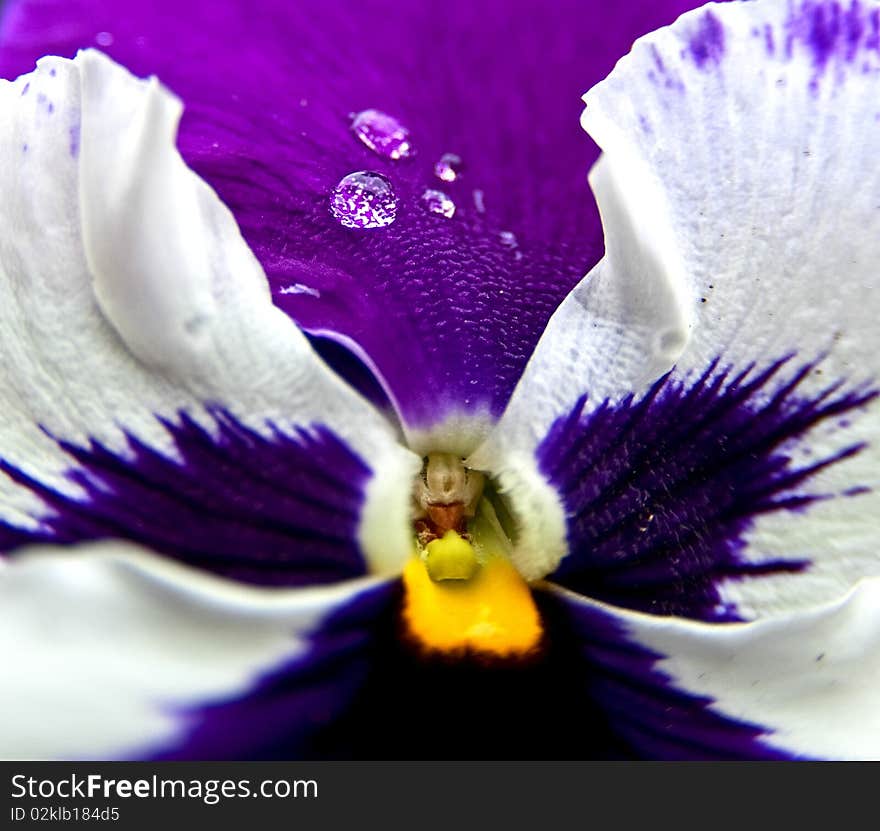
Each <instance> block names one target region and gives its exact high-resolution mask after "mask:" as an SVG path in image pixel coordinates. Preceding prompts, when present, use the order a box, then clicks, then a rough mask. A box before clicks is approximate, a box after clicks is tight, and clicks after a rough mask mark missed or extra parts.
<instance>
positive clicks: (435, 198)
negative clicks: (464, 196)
mask: <svg viewBox="0 0 880 831" xmlns="http://www.w3.org/2000/svg"><path fill="white" fill-rule="evenodd" d="M422 205H424V206H425V209H426V210H427V211H430V212H431V213H432V214H440V216H445V217H446V218H447V219H452V217H453V216H455V202H453V201H452V200H451V199H450V198H449V197H448V196H447V195H446V194H445V193H443V191H442V190H431V189H428V190H426V191H425V192H424V193H423V194H422Z"/></svg>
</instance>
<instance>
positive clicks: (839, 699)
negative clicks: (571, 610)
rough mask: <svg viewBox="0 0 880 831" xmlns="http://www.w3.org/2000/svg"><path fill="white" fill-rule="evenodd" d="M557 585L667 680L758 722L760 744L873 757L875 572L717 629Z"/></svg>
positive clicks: (878, 740)
mask: <svg viewBox="0 0 880 831" xmlns="http://www.w3.org/2000/svg"><path fill="white" fill-rule="evenodd" d="M557 591H559V593H560V596H561V597H563V598H564V599H565V600H566V602H567V603H569V604H573V605H574V606H575V607H577V606H578V605H583V606H585V607H587V608H591V609H598V610H601V612H602V613H603V614H604V615H608V616H610V617H611V618H613V619H614V620H615V621H616V622H617V623H619V624H620V625H621V627H622V629H623V631H625V632H626V633H627V634H628V636H629V637H630V638H631V639H632V640H633V641H634V642H636V643H638V644H639V645H641V646H644V647H647V648H648V649H650V650H651V651H652V652H655V653H657V654H658V662H657V664H656V669H657V670H659V671H660V672H662V673H663V674H664V675H666V676H667V677H668V678H669V679H670V682H671V684H672V685H673V686H675V687H676V688H678V689H680V690H683V691H684V692H686V693H688V694H690V695H694V696H700V697H704V696H705V697H709V698H710V699H712V703H711V705H710V707H711V709H712V710H713V711H714V712H716V713H719V714H721V715H722V716H725V717H727V718H730V719H734V720H736V721H739V722H744V723H748V724H752V725H755V726H756V727H758V728H762V729H763V730H764V731H766V732H765V734H764V735H763V736H762V737H761V741H762V742H764V743H766V744H767V745H768V746H770V747H773V748H776V749H778V750H782V751H784V752H786V753H789V754H792V755H793V756H798V757H808V758H813V759H877V758H878V756H880V709H878V707H877V689H878V685H880V580H878V579H877V578H868V579H865V580H863V581H861V582H860V583H859V584H858V585H857V586H855V587H854V588H853V589H852V590H851V591H850V592H849V593H848V594H847V595H845V596H844V597H843V598H841V599H838V600H836V601H834V602H832V603H828V604H824V605H821V606H818V607H816V608H813V609H809V610H805V611H798V612H793V613H788V614H784V615H780V616H778V617H774V618H772V619H767V620H761V621H754V622H751V623H741V624H736V623H735V624H728V625H724V626H719V625H715V624H704V623H696V622H693V621H688V620H684V619H681V618H663V617H658V616H654V615H645V614H638V613H635V612H628V611H624V610H621V609H616V608H613V607H610V606H606V605H604V604H600V603H596V602H594V601H591V600H587V599H584V598H581V597H578V596H575V595H573V594H571V593H570V592H564V591H562V590H557ZM673 738H674V737H673Z"/></svg>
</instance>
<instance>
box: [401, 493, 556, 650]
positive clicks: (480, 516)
mask: <svg viewBox="0 0 880 831" xmlns="http://www.w3.org/2000/svg"><path fill="white" fill-rule="evenodd" d="M484 502H485V500H484ZM469 533H470V535H471V537H472V539H473V543H471V542H469V541H468V540H467V539H465V538H463V537H462V536H461V535H460V534H459V533H458V532H456V531H453V530H450V531H447V532H446V533H445V534H444V535H443V537H442V538H440V539H435V540H432V541H431V542H429V543H428V544H427V546H425V548H424V550H420V551H417V553H415V554H414V556H413V557H412V558H411V559H410V560H409V562H408V563H407V564H406V567H405V568H404V571H403V584H404V588H405V600H404V607H403V619H404V622H405V624H406V627H407V629H408V630H409V633H410V634H411V635H412V636H413V637H414V638H415V639H416V641H418V642H419V643H420V644H421V645H422V646H423V647H424V648H426V649H427V650H429V651H435V652H445V653H460V652H466V651H471V652H476V653H483V654H489V655H492V656H497V657H514V656H521V655H525V654H527V653H529V652H532V651H533V650H534V649H536V647H537V646H538V644H539V643H540V640H541V634H542V627H541V617H540V614H539V612H538V609H537V606H536V605H535V601H534V599H533V598H532V593H531V590H530V589H529V586H528V584H527V583H526V582H525V580H523V578H522V577H521V576H520V574H519V572H518V571H517V570H516V568H515V567H514V566H513V564H512V563H511V562H510V560H509V559H508V557H507V550H508V549H509V543H507V541H506V538H505V537H504V534H503V532H502V531H501V529H500V526H499V524H498V520H497V518H495V515H494V511H492V508H491V505H489V504H488V503H486V504H482V505H481V506H480V509H479V510H478V513H477V516H476V518H475V520H474V521H473V522H472V523H471V524H470V525H469Z"/></svg>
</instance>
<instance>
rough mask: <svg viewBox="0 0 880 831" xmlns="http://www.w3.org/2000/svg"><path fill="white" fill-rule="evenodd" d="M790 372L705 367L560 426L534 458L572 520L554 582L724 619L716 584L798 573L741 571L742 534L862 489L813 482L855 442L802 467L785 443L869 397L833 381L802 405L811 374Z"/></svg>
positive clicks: (578, 411) (797, 559) (793, 560)
mask: <svg viewBox="0 0 880 831" xmlns="http://www.w3.org/2000/svg"><path fill="white" fill-rule="evenodd" d="M716 363H717V362H716ZM790 364H791V361H790V359H783V360H780V361H777V362H775V363H773V364H771V365H770V366H769V367H766V368H765V369H763V370H757V369H755V368H753V367H748V368H747V369H746V370H745V371H743V372H741V373H740V374H738V375H735V373H733V372H730V371H728V372H716V369H717V366H716V364H713V365H712V366H711V367H710V368H709V370H708V371H707V372H706V373H705V374H704V375H703V377H702V378H700V379H699V380H698V381H696V382H695V383H693V384H692V385H686V384H684V383H682V382H679V381H674V380H671V379H670V378H669V377H667V378H664V379H661V380H660V381H658V382H657V383H656V384H655V385H654V387H653V389H652V390H651V391H650V392H649V393H648V394H646V395H645V396H643V397H642V398H639V399H634V398H633V397H632V396H630V397H629V398H626V399H624V400H623V401H621V402H620V403H618V404H609V403H606V404H604V405H602V406H600V407H598V408H597V409H595V410H593V411H592V412H590V413H589V414H587V415H583V414H582V407H583V404H584V403H585V400H584V401H582V402H581V405H580V406H578V407H576V408H575V409H574V410H573V411H572V412H571V414H570V415H569V416H568V417H567V418H564V419H559V420H558V421H557V422H556V423H555V424H554V426H553V427H552V429H551V430H550V432H549V434H548V435H547V437H546V439H545V440H544V442H543V443H542V445H541V446H540V448H539V451H538V455H539V458H540V464H541V469H542V471H543V472H544V474H545V475H546V476H547V477H548V478H549V479H550V480H551V481H552V482H553V483H554V484H555V485H556V487H557V488H558V489H559V492H560V494H561V495H562V498H563V501H564V503H565V508H566V514H567V517H568V544H569V550H570V552H571V553H570V554H569V555H568V556H567V557H566V558H565V559H564V560H563V561H562V563H561V565H560V567H559V569H558V571H557V572H556V574H555V575H554V579H555V580H556V581H557V582H559V583H560V584H562V585H564V586H566V587H568V588H571V589H573V590H575V591H578V592H580V593H582V594H584V595H587V596H589V597H596V598H600V599H602V600H606V601H608V602H610V603H614V604H616V605H620V606H624V607H627V608H632V609H638V610H641V611H646V612H651V613H654V614H666V615H669V614H672V615H683V616H688V617H697V618H703V619H707V620H729V619H736V618H737V616H738V613H737V610H736V608H730V607H728V606H727V605H726V604H725V603H724V602H723V600H722V596H721V594H720V593H719V584H720V583H721V581H722V580H725V579H729V578H741V577H747V576H750V575H752V576H759V575H764V574H772V573H779V572H785V571H799V570H801V569H803V568H805V567H807V566H808V565H809V562H808V561H806V560H805V559H803V557H802V556H800V555H799V552H798V551H797V550H796V549H793V550H791V551H790V552H789V553H788V556H787V557H786V559H784V560H765V561H763V562H760V563H756V562H753V561H749V560H748V559H747V558H746V557H745V556H744V550H745V546H746V542H745V537H746V533H747V531H748V530H749V529H750V528H751V526H752V524H753V522H754V520H755V519H756V518H757V517H758V516H761V515H764V514H767V513H772V512H782V511H786V512H791V513H798V512H803V511H806V510H808V509H809V507H810V506H811V505H812V504H814V503H815V502H817V501H819V500H827V499H830V498H841V499H846V498H848V497H849V496H850V495H851V494H853V493H855V492H858V490H856V491H853V490H852V489H848V491H847V492H844V493H821V492H815V491H813V490H810V487H809V485H810V480H811V478H812V477H813V476H814V475H815V474H817V473H818V472H819V471H821V470H823V469H825V468H827V467H829V466H830V465H832V464H834V463H836V462H838V461H841V460H842V459H845V458H849V457H851V456H853V455H855V454H856V453H858V452H860V451H861V450H862V446H861V445H859V444H851V445H849V446H847V447H846V448H845V449H844V450H843V451H841V452H839V453H836V454H835V455H833V456H830V457H820V458H813V459H811V460H809V461H808V462H805V461H804V460H803V458H801V459H800V461H795V454H794V453H793V452H792V450H793V448H794V447H796V444H795V445H793V444H792V442H793V441H796V440H797V439H798V438H799V437H801V436H803V434H804V433H806V432H807V431H808V430H809V429H810V428H813V427H816V426H817V425H819V424H824V425H825V426H826V427H831V426H834V425H835V423H836V422H841V421H842V422H843V424H842V425H839V426H838V429H840V430H845V429H846V421H845V419H844V416H845V415H846V414H847V413H851V412H853V411H854V410H856V409H858V408H860V407H862V406H863V405H865V404H866V403H867V402H869V401H871V400H873V399H874V398H876V397H877V392H876V390H868V389H847V388H845V387H844V386H843V385H842V384H839V383H838V384H829V385H828V386H827V387H826V389H825V390H824V392H822V393H818V394H814V395H806V396H804V395H801V394H799V390H798V387H799V385H800V384H801V382H802V381H803V380H804V378H805V377H806V376H807V375H809V374H810V373H811V372H813V371H814V370H815V368H816V365H815V364H806V365H803V366H801V367H800V368H799V369H797V370H795V371H792V370H791V367H790ZM786 370H788V375H787V377H786V376H785V371H786ZM792 521H797V519H796V518H792Z"/></svg>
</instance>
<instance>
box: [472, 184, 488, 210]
mask: <svg viewBox="0 0 880 831" xmlns="http://www.w3.org/2000/svg"><path fill="white" fill-rule="evenodd" d="M485 197H486V194H484V193H483V191H481V190H475V191H474V207H475V208H476V209H477V213H478V214H484V213H486V201H485Z"/></svg>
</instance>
